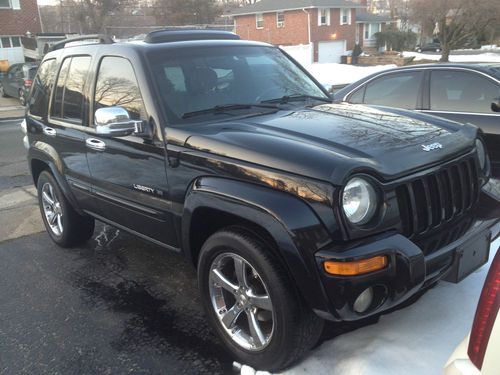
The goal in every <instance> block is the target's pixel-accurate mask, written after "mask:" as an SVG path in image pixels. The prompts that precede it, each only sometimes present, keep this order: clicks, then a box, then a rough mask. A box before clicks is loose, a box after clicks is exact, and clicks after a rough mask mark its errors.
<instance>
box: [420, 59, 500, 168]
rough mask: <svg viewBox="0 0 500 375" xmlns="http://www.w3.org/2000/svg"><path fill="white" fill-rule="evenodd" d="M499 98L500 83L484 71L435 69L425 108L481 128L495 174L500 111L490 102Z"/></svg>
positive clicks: (499, 164) (499, 154) (499, 150)
mask: <svg viewBox="0 0 500 375" xmlns="http://www.w3.org/2000/svg"><path fill="white" fill-rule="evenodd" d="M498 97H500V83H499V82H496V81H494V80H493V79H490V78H488V77H486V76H484V75H482V74H479V73H476V72H472V71H460V70H458V71H457V70H448V69H436V70H433V71H432V72H431V77H430V95H429V99H430V103H429V109H428V110H425V111H423V112H428V113H430V114H433V115H436V116H440V117H445V118H447V119H450V120H453V121H458V122H461V123H471V124H474V125H476V126H478V127H479V128H481V129H482V130H483V132H484V137H485V141H486V147H487V148H488V153H489V156H490V160H491V165H492V173H493V176H495V177H500V113H498V112H494V111H493V110H492V109H491V103H492V102H493V101H494V100H495V98H498Z"/></svg>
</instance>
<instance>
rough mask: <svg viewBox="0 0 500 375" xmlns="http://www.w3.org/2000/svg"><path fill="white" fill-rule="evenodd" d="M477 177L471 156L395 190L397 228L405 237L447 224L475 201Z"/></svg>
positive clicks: (476, 198)
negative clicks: (397, 217)
mask: <svg viewBox="0 0 500 375" xmlns="http://www.w3.org/2000/svg"><path fill="white" fill-rule="evenodd" d="M479 190H480V189H479V175H478V171H477V167H476V161H475V158H474V157H473V156H470V157H468V158H466V159H462V160H459V161H457V162H456V163H453V164H451V165H448V166H446V167H444V168H442V169H439V170H437V171H436V172H433V173H430V174H428V175H424V176H419V177H417V178H414V179H412V180H409V181H407V182H405V183H403V184H401V185H399V186H398V187H396V194H397V198H398V204H399V210H400V214H401V224H402V230H403V233H404V234H405V235H406V236H407V237H413V236H418V235H420V234H424V233H427V232H428V231H430V230H433V229H436V228H438V227H440V226H441V225H443V224H444V223H447V222H450V221H451V220H453V219H454V218H456V217H458V216H460V215H461V214H462V213H464V212H466V211H468V210H469V209H470V208H471V207H473V206H474V204H475V203H476V202H477V201H478V199H479Z"/></svg>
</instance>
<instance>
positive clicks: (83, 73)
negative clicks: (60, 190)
mask: <svg viewBox="0 0 500 375" xmlns="http://www.w3.org/2000/svg"><path fill="white" fill-rule="evenodd" d="M91 61H92V58H91V56H89V55H78V56H68V57H65V58H64V60H63V61H62V63H61V68H60V70H59V73H58V75H57V78H56V83H55V86H54V90H53V91H54V92H53V95H52V99H51V105H50V113H49V117H48V120H47V123H46V126H44V129H43V133H44V135H45V139H46V142H47V143H49V144H50V145H52V146H53V147H54V148H55V150H56V151H57V153H58V154H59V157H60V158H61V160H62V167H63V171H64V176H65V178H66V179H67V181H68V183H69V185H70V187H71V189H72V191H73V193H74V194H75V197H76V199H77V200H78V202H79V205H80V207H81V208H82V209H86V210H89V211H94V210H95V207H94V203H93V201H92V199H91V195H90V193H91V183H90V171H89V167H88V163H87V157H86V151H87V149H86V147H85V136H86V133H85V132H86V131H87V130H88V122H89V119H88V99H87V95H86V91H87V89H88V87H87V86H88V81H89V80H88V76H89V71H90V65H91Z"/></svg>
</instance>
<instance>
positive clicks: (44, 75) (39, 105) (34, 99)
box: [28, 59, 57, 117]
mask: <svg viewBox="0 0 500 375" xmlns="http://www.w3.org/2000/svg"><path fill="white" fill-rule="evenodd" d="M56 68H57V64H56V60H55V59H50V60H45V61H44V62H43V63H42V65H40V68H39V69H38V73H37V75H36V77H35V79H34V81H33V88H32V90H31V95H30V98H29V104H28V105H29V112H30V113H31V114H32V115H35V116H40V117H46V116H47V106H48V104H49V98H50V92H51V91H52V86H53V84H54V76H55V73H56ZM30 72H31V70H30Z"/></svg>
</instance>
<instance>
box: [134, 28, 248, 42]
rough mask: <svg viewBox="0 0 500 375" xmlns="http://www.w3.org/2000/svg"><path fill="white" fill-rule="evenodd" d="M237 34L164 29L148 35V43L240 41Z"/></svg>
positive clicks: (219, 31)
mask: <svg viewBox="0 0 500 375" xmlns="http://www.w3.org/2000/svg"><path fill="white" fill-rule="evenodd" d="M238 39H240V37H239V36H238V35H236V34H235V33H232V32H229V31H222V30H207V29H183V30H182V29H181V30H179V29H163V30H155V31H152V32H150V33H149V34H148V35H146V38H145V39H144V42H146V43H169V42H184V41H189V40H238Z"/></svg>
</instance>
